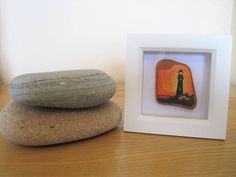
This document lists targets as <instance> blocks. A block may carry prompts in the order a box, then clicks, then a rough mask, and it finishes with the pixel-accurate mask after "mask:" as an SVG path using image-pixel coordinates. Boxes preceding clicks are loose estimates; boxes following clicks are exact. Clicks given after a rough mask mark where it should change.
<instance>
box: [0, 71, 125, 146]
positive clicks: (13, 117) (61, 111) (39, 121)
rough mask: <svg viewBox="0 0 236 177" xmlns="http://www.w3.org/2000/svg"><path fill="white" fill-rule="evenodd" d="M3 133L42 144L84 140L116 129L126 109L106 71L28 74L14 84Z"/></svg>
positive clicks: (0, 124) (0, 119)
mask: <svg viewBox="0 0 236 177" xmlns="http://www.w3.org/2000/svg"><path fill="white" fill-rule="evenodd" d="M9 90H10V95H11V96H12V98H13V101H11V102H10V103H9V104H8V105H7V106H6V107H5V108H4V109H3V110H2V111H1V113H0V132H1V133H2V135H3V136H4V137H6V138H7V139H8V140H10V141H11V142H13V143H16V144H21V145H26V146H42V145H51V144H59V143H65V142H72V141H78V140H82V139H86V138H90V137H93V136H96V135H99V134H101V133H104V132H106V131H109V130H111V129H113V128H115V127H116V126H117V125H118V124H119V123H120V121H121V117H122V115H121V110H120V108H119V107H118V106H117V105H116V104H115V103H114V102H112V101H109V99H110V98H111V97H112V96H113V95H114V94H115V91H116V83H115V81H114V80H113V79H112V78H111V77H110V76H108V75H107V74H106V73H104V72H102V71H100V70H74V71H58V72H48V73H34V74H24V75H21V76H18V77H16V78H14V79H13V80H12V81H11V83H10V85H9Z"/></svg>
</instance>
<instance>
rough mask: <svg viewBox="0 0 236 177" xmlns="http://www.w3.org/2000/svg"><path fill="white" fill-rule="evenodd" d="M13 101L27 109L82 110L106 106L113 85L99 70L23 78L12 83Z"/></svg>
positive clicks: (112, 90) (50, 73)
mask: <svg viewBox="0 0 236 177" xmlns="http://www.w3.org/2000/svg"><path fill="white" fill-rule="evenodd" d="M9 90H10V94H11V96H12V98H13V99H14V100H15V101H16V102H19V103H22V104H26V105H30V106H41V107H57V108H84V107H90V106H96V105H99V104H102V103H105V102H107V101H108V100H109V99H110V98H111V97H112V96H113V95H114V94H115V91H116V83H115V81H114V80H113V79H112V78H111V77H110V76H109V75H107V74H106V73H104V72H103V71H100V70H95V69H87V70H70V71H56V72H45V73H31V74H23V75H20V76H17V77H15V78H14V79H12V80H11V82H10V85H9Z"/></svg>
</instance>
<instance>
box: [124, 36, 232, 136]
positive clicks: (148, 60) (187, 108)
mask: <svg viewBox="0 0 236 177" xmlns="http://www.w3.org/2000/svg"><path fill="white" fill-rule="evenodd" d="M127 48H128V50H127V64H126V88H125V114H124V116H125V120H124V130H125V131H130V132H141V133H152V134H164V135H174V136H189V137H198V138H213V139H225V137H226V128H227V111H228V96H229V85H230V63H231V37H230V36H198V35H157V34H130V35H128V40H127Z"/></svg>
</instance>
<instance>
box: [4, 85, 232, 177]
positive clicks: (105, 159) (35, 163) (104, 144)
mask: <svg viewBox="0 0 236 177" xmlns="http://www.w3.org/2000/svg"><path fill="white" fill-rule="evenodd" d="M9 99H10V97H9V95H8V92H7V87H6V86H1V87H0V108H2V107H3V106H4V105H5V104H6V103H7V102H8V101H9ZM113 101H115V102H116V103H118V105H119V106H120V107H121V108H123V106H124V86H123V85H122V84H119V86H118V91H117V93H116V95H115V97H114V98H113ZM0 176H1V177H2V176H3V177H9V176H12V177H13V176H14V177H18V176H22V177H23V176H24V177H28V176H29V177H39V176H43V177H52V176H56V177H62V176H63V177H64V176H86V177H87V176H88V177H89V176H101V177H106V176H108V177H110V176H121V177H127V176H135V177H136V176H148V177H149V176H167V177H169V176H180V177H189V176H197V177H202V176H203V177H211V176H212V177H213V176H214V177H220V176H221V177H234V176H236V87H235V86H231V90H230V101H229V121H228V132H227V139H226V141H220V140H207V139H196V138H183V137H171V136H162V135H150V134H141V133H127V132H123V123H121V125H120V126H119V127H118V128H116V129H115V130H113V131H110V132H109V133H106V134H103V135H100V136H98V137H96V138H92V139H88V140H85V141H80V142H75V143H69V144H62V145H57V146H47V147H41V148H33V147H23V146H18V145H14V144H12V143H10V142H8V141H7V140H5V139H4V138H3V137H2V136H0Z"/></svg>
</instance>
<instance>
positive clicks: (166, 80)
mask: <svg viewBox="0 0 236 177" xmlns="http://www.w3.org/2000/svg"><path fill="white" fill-rule="evenodd" d="M180 69H182V70H183V72H184V80H183V92H184V93H186V92H188V94H189V95H192V94H193V93H194V91H193V89H194V88H193V85H192V81H191V73H190V72H189V70H188V68H187V67H186V66H185V65H174V66H173V67H171V68H170V69H162V70H160V71H159V74H158V77H157V78H158V81H157V94H158V95H163V96H175V93H176V88H177V82H178V79H177V76H178V71H179V70H180Z"/></svg>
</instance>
